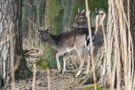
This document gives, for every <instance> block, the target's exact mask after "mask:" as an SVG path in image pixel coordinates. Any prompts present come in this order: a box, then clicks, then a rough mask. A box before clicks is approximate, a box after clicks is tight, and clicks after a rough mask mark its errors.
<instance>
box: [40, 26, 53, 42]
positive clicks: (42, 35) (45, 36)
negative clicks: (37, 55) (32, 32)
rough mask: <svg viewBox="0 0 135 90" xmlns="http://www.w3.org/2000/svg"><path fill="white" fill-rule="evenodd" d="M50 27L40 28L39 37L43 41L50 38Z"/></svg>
mask: <svg viewBox="0 0 135 90" xmlns="http://www.w3.org/2000/svg"><path fill="white" fill-rule="evenodd" d="M50 31H51V29H50V28H47V29H46V30H45V29H44V28H39V30H38V32H39V35H38V36H39V38H40V40H41V41H42V42H47V41H48V40H49V38H50Z"/></svg>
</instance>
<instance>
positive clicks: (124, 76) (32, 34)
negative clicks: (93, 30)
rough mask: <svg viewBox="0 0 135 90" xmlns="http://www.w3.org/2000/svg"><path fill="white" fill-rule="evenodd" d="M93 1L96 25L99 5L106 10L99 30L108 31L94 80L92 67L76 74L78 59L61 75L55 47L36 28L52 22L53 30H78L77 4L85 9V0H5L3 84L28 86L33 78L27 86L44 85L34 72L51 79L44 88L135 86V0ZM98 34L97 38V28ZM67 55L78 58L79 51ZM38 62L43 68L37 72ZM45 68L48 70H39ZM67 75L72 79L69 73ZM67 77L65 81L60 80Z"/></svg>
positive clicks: (1, 10) (1, 13) (4, 88)
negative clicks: (74, 28) (76, 21)
mask: <svg viewBox="0 0 135 90" xmlns="http://www.w3.org/2000/svg"><path fill="white" fill-rule="evenodd" d="M88 1H89V9H90V18H91V25H92V26H94V27H95V26H96V25H95V18H96V16H97V15H98V14H99V11H100V10H103V11H104V12H105V13H106V18H105V20H104V23H103V25H101V26H100V27H99V31H100V32H99V34H101V33H103V32H102V30H105V32H106V33H105V37H104V36H102V38H103V39H104V43H103V44H101V45H97V47H96V46H95V48H96V50H95V51H96V54H95V55H94V61H95V67H94V68H95V71H94V72H96V73H95V74H96V77H97V80H96V83H94V82H93V68H91V69H90V73H89V74H87V75H83V76H82V77H80V78H74V77H73V74H74V73H75V72H73V71H74V69H77V68H78V66H77V64H78V62H75V63H74V62H70V63H69V65H68V66H67V68H68V69H69V70H72V73H68V72H67V73H68V74H66V75H67V76H66V77H65V76H59V75H57V70H56V59H55V53H56V51H55V50H54V49H52V48H51V47H50V46H49V45H48V44H45V45H44V44H42V43H41V42H40V40H39V38H38V34H37V30H38V28H39V27H44V28H48V27H51V28H52V30H53V31H52V33H53V34H59V33H61V32H66V31H70V30H73V23H74V20H75V16H76V15H77V13H78V8H79V9H80V11H81V10H83V9H86V7H85V6H86V5H85V0H0V90H10V89H12V90H15V88H16V89H17V90H24V89H26V88H25V87H27V85H24V88H21V87H22V86H23V84H22V80H25V81H26V82H28V81H27V80H29V79H31V81H30V82H31V83H29V84H28V85H30V86H28V87H30V88H28V89H27V90H30V89H32V87H33V90H42V89H41V88H40V87H41V86H42V85H38V86H36V87H35V86H34V85H35V84H34V80H35V79H33V77H34V76H35V75H37V78H36V80H37V81H36V83H37V82H40V77H41V76H42V78H46V79H45V80H46V81H45V80H44V79H43V80H42V79H41V80H42V81H45V82H42V83H46V84H45V86H44V88H43V89H44V90H46V89H51V90H55V89H56V90H63V89H64V90H70V89H71V90H91V89H95V88H97V89H99V90H104V89H105V88H107V89H114V88H115V89H116V88H117V89H118V90H121V89H124V90H134V89H135V72H134V71H135V70H134V68H135V62H134V56H135V52H134V51H135V48H134V46H135V43H134V41H135V1H134V0H109V2H108V0H88ZM104 28H105V29H104ZM96 37H97V41H98V39H99V38H100V37H98V34H97V36H96ZM95 40H96V39H95ZM97 44H98V43H97ZM72 56H73V57H72ZM66 57H68V58H67V59H71V61H73V60H75V61H77V60H76V59H77V56H76V54H75V53H74V52H73V53H71V54H68V55H66ZM61 61H62V60H61ZM69 61H70V60H69ZM61 64H62V62H61ZM71 65H74V66H75V68H74V67H73V66H71ZM36 66H37V73H39V74H35V73H34V72H35V71H36ZM41 70H43V71H44V72H42V73H44V74H43V75H40V74H41ZM55 70H56V71H55ZM54 72H55V73H56V74H54ZM53 76H54V77H55V78H54V77H53ZM68 76H70V77H68ZM60 77H61V79H60ZM67 77H68V78H69V79H65V78H67ZM48 78H50V80H52V79H56V78H57V82H55V80H54V81H47V80H49V79H48ZM51 78H52V79H51ZM38 80H39V81H38ZM62 80H65V81H63V82H61V83H60V81H62ZM68 80H69V81H68ZM19 82H20V83H19ZM49 82H53V83H52V84H51V83H49ZM32 83H33V84H32ZM67 83H68V84H67ZM93 83H94V85H93ZM55 84H56V85H55ZM60 84H61V86H60ZM62 84H64V85H65V86H64V85H62ZM53 85H54V86H53ZM95 85H96V86H97V87H94V86H95ZM66 86H67V87H66ZM37 87H38V89H37ZM42 87H43V86H42ZM95 90H96V89H95Z"/></svg>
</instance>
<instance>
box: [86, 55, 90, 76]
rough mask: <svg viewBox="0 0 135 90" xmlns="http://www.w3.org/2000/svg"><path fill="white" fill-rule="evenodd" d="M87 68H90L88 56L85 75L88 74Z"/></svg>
mask: <svg viewBox="0 0 135 90" xmlns="http://www.w3.org/2000/svg"><path fill="white" fill-rule="evenodd" d="M89 68H90V56H89V58H87V69H86V73H85V74H88V73H89Z"/></svg>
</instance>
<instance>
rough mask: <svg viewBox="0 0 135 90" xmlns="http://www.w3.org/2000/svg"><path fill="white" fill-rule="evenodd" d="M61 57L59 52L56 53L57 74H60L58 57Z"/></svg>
mask: <svg viewBox="0 0 135 90" xmlns="http://www.w3.org/2000/svg"><path fill="white" fill-rule="evenodd" d="M60 56H61V54H60V53H59V52H57V53H56V61H57V68H58V71H59V73H61V71H62V70H61V66H60V61H59V57H60Z"/></svg>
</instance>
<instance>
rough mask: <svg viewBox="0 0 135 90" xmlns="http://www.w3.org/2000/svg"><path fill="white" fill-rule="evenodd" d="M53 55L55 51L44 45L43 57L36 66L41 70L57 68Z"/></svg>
mask: <svg viewBox="0 0 135 90" xmlns="http://www.w3.org/2000/svg"><path fill="white" fill-rule="evenodd" d="M55 54H56V51H55V50H53V49H52V48H50V47H49V46H48V45H46V47H45V49H44V54H43V56H42V57H40V59H39V60H38V62H37V63H36V64H37V65H38V66H39V67H41V68H43V69H46V68H47V67H48V68H57V63H56V58H55ZM60 63H61V64H62V58H60Z"/></svg>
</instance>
